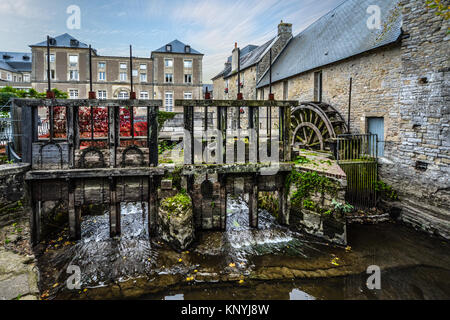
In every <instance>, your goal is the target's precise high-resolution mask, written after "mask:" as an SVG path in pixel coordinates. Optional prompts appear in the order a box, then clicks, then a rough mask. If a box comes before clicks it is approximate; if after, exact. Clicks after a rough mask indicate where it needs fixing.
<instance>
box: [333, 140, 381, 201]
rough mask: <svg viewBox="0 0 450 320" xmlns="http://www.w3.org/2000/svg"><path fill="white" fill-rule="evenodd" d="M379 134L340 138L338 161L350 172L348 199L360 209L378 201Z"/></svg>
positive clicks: (346, 172)
mask: <svg viewBox="0 0 450 320" xmlns="http://www.w3.org/2000/svg"><path fill="white" fill-rule="evenodd" d="M377 155H378V138H377V135H375V134H345V135H339V136H338V138H337V155H336V158H337V161H338V164H339V165H340V167H341V168H342V170H344V172H345V174H346V175H347V192H346V200H347V201H348V202H349V203H350V204H352V205H353V206H355V207H356V208H358V209H368V208H373V207H375V206H376V204H377V192H376V182H377V181H378V156H377Z"/></svg>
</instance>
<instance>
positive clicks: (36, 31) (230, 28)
mask: <svg viewBox="0 0 450 320" xmlns="http://www.w3.org/2000/svg"><path fill="white" fill-rule="evenodd" d="M342 1H343V0H320V1H318V0H240V1H239V0H0V30H1V32H0V43H1V44H2V45H1V46H0V51H18V52H30V48H29V45H31V44H35V43H38V42H41V41H44V40H45V39H46V36H47V34H49V35H50V36H53V37H55V36H58V35H60V34H63V33H69V34H71V35H72V36H74V37H75V38H77V39H78V40H80V41H81V42H84V43H87V44H91V45H92V47H93V48H95V49H97V51H98V53H99V54H100V55H125V56H127V55H129V45H130V44H131V45H133V55H134V56H138V57H150V54H151V51H153V50H156V49H158V48H160V47H162V46H164V45H165V44H166V43H169V42H171V41H172V40H175V39H178V40H180V41H181V42H184V43H185V44H189V45H191V47H192V48H194V49H196V50H197V51H200V52H201V53H203V54H204V55H205V56H204V58H203V82H204V83H211V78H212V77H214V76H215V75H216V74H218V73H219V72H220V71H222V69H223V66H224V63H225V61H226V58H227V57H228V56H230V55H231V51H232V49H233V48H234V43H235V42H237V43H238V45H239V47H241V48H243V47H245V46H246V45H248V44H253V45H261V44H263V43H264V42H266V41H268V40H269V39H271V38H272V37H274V36H275V35H276V33H277V25H278V24H279V23H280V21H281V20H283V21H284V22H289V23H292V24H293V32H294V35H296V34H298V33H299V32H301V31H302V30H303V29H305V28H306V27H308V26H309V25H310V24H311V23H313V22H314V21H316V20H317V19H318V18H320V17H321V16H323V15H324V14H326V13H327V12H328V11H330V10H332V9H333V8H335V7H337V6H338V5H339V4H340V3H342ZM72 5H76V6H78V7H79V8H80V28H79V29H69V28H68V26H67V20H68V19H69V18H70V16H71V13H67V9H68V7H70V6H72Z"/></svg>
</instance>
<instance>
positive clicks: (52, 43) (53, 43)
mask: <svg viewBox="0 0 450 320" xmlns="http://www.w3.org/2000/svg"><path fill="white" fill-rule="evenodd" d="M49 44H50V45H51V46H56V39H55V38H50V40H49Z"/></svg>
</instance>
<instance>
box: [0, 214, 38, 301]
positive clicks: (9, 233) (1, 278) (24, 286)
mask: <svg viewBox="0 0 450 320" xmlns="http://www.w3.org/2000/svg"><path fill="white" fill-rule="evenodd" d="M29 239H30V230H29V223H28V221H27V220H26V219H21V220H19V221H17V222H15V223H13V224H11V225H8V226H4V227H2V228H1V229H0V300H37V299H39V290H38V279H39V276H38V274H39V273H38V269H37V266H36V262H37V261H36V259H35V256H34V254H33V252H32V249H31V246H30V241H29Z"/></svg>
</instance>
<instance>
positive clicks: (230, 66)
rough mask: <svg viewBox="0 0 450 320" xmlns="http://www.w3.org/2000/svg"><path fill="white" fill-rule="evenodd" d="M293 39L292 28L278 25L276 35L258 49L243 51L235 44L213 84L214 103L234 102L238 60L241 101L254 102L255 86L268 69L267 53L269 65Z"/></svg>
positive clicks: (256, 47)
mask: <svg viewBox="0 0 450 320" xmlns="http://www.w3.org/2000/svg"><path fill="white" fill-rule="evenodd" d="M291 38H292V24H289V23H284V22H281V23H280V24H279V25H278V34H277V36H276V37H274V38H272V39H270V40H269V41H267V42H266V43H264V44H263V45H261V46H255V45H248V46H246V47H244V48H243V49H240V48H238V46H237V43H236V44H235V48H234V49H233V51H232V55H231V56H230V57H229V58H228V59H227V61H226V62H225V68H224V70H223V71H222V72H220V73H219V74H218V75H216V76H215V77H214V78H213V79H212V81H213V85H214V99H217V100H233V99H236V97H237V93H238V59H239V60H240V81H241V82H240V85H241V93H242V94H243V98H244V99H246V100H255V99H257V90H256V83H257V81H258V80H259V79H260V78H261V76H262V74H264V72H265V71H266V70H267V69H268V68H269V64H270V63H269V60H270V50H272V61H274V60H275V59H276V57H277V55H278V54H279V53H280V52H282V51H283V49H284V48H285V47H286V45H287V44H288V42H289V41H290V39H291Z"/></svg>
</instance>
